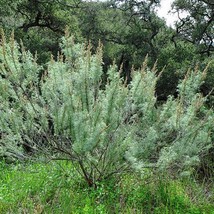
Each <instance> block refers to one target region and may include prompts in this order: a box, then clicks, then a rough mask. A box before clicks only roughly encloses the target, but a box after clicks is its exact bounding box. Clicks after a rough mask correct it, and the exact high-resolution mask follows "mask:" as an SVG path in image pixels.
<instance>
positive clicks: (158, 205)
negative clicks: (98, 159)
mask: <svg viewBox="0 0 214 214" xmlns="http://www.w3.org/2000/svg"><path fill="white" fill-rule="evenodd" d="M0 169H1V172H2V173H1V175H0V213H2V214H3V213H37V214H38V213H63V214H70V213H89V214H90V213H91V214H94V213H157V214H158V213H160V214H163V213H185V214H186V213H189V214H197V213H198V214H200V213H207V214H211V213H214V205H213V203H212V202H213V201H212V200H214V198H213V199H212V198H210V200H209V201H207V200H206V198H205V196H204V194H203V192H202V191H199V189H198V185H197V184H196V183H193V182H192V181H190V180H186V181H184V180H183V181H181V180H171V179H168V178H166V177H163V176H154V175H152V174H151V175H149V176H147V177H141V176H140V175H138V174H136V173H135V174H126V175H124V176H123V177H122V178H121V180H120V181H116V180H114V179H111V180H107V181H105V182H101V183H98V184H97V187H96V189H94V188H90V187H88V186H87V185H85V183H84V180H83V179H82V178H81V177H80V176H79V175H78V174H76V172H75V171H74V169H73V167H72V165H71V164H70V163H68V162H65V161H60V162H49V163H48V164H44V163H28V164H24V165H23V164H14V165H6V164H4V163H1V164H0ZM197 191H198V192H197ZM197 193H198V194H197ZM210 194H211V193H210ZM193 195H195V196H193Z"/></svg>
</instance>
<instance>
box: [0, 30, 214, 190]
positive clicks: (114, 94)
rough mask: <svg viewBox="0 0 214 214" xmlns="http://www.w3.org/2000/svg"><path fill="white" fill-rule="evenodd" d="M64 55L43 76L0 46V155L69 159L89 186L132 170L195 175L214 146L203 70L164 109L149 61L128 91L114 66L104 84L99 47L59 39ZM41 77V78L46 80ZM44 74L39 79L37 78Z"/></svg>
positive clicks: (20, 54)
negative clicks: (202, 89) (40, 154)
mask: <svg viewBox="0 0 214 214" xmlns="http://www.w3.org/2000/svg"><path fill="white" fill-rule="evenodd" d="M61 48H62V54H61V55H60V54H59V56H58V59H57V60H54V59H51V60H50V62H49V63H48V66H47V70H46V71H45V72H44V71H42V68H41V67H40V66H39V65H38V64H37V63H36V59H35V58H34V57H33V56H32V55H31V54H30V53H29V52H28V51H25V50H24V48H23V47H22V46H19V45H18V44H17V43H16V42H15V41H14V39H13V37H12V38H11V41H10V42H6V41H4V36H3V39H2V44H1V46H0V69H1V71H0V74H1V75H0V113H1V117H0V156H12V157H15V158H21V159H24V158H26V157H27V153H26V150H28V152H29V150H30V152H31V153H32V152H33V153H35V152H39V151H40V152H43V153H45V155H46V156H48V157H49V158H53V159H64V158H65V159H69V160H71V161H72V162H73V164H74V166H75V167H76V169H77V171H78V172H79V173H80V174H81V175H82V176H83V177H84V179H85V180H86V182H87V183H88V185H89V186H94V185H96V182H97V181H99V180H103V179H107V178H108V177H109V176H112V175H114V174H119V175H120V174H121V173H122V172H124V171H125V170H127V169H130V167H133V168H135V169H137V170H143V169H144V168H145V167H154V168H157V170H166V169H167V170H171V171H172V172H173V173H183V174H187V173H190V172H191V170H192V169H193V168H194V167H195V166H197V165H198V164H199V163H200V154H201V153H203V152H206V151H208V149H210V148H211V147H212V146H213V145H212V140H211V135H212V134H213V133H212V131H213V130H212V129H213V126H214V121H213V112H212V111H211V110H209V111H208V110H206V108H205V107H204V102H205V99H206V98H204V97H202V95H201V94H200V93H199V92H198V89H199V87H200V85H201V84H202V82H203V80H204V77H205V74H206V70H205V71H204V72H200V71H198V70H197V69H196V70H195V71H189V72H188V73H187V75H186V77H185V79H184V80H182V81H181V82H180V83H179V85H178V93H179V96H178V98H173V97H169V98H168V100H167V101H166V103H165V104H163V105H161V106H159V105H158V104H157V101H156V96H155V87H156V83H157V80H158V78H159V76H158V75H157V74H156V71H155V66H154V68H153V69H151V70H150V69H149V68H148V67H147V65H146V60H145V62H144V64H143V66H142V69H141V70H139V71H133V72H132V81H131V83H130V84H129V85H127V84H126V81H124V80H123V79H122V78H121V77H120V72H119V71H118V69H117V67H116V66H115V65H112V66H111V67H110V68H109V70H108V73H107V74H108V78H107V82H106V83H103V82H102V79H103V78H102V75H103V69H102V63H103V62H102V46H101V45H100V46H99V47H98V48H97V52H96V53H95V54H92V53H91V50H90V45H89V46H88V47H86V45H85V44H74V42H73V38H72V37H70V36H69V35H68V34H67V35H66V36H65V37H63V38H62V45H61ZM41 72H42V73H41ZM41 74H42V77H41V78H39V76H40V75H41Z"/></svg>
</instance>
